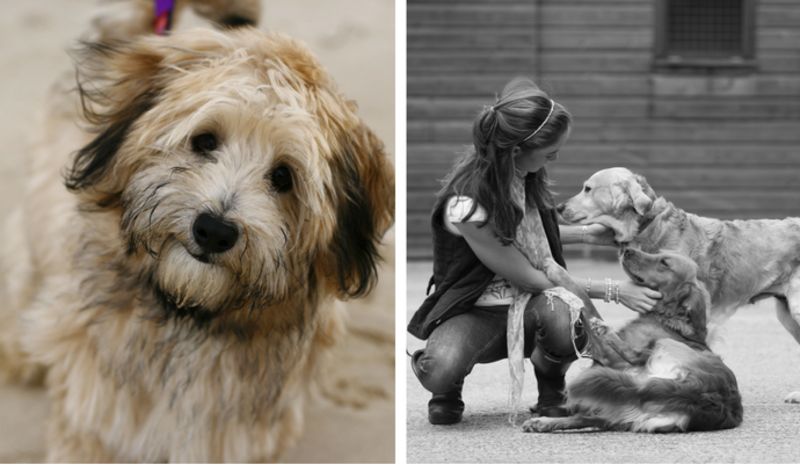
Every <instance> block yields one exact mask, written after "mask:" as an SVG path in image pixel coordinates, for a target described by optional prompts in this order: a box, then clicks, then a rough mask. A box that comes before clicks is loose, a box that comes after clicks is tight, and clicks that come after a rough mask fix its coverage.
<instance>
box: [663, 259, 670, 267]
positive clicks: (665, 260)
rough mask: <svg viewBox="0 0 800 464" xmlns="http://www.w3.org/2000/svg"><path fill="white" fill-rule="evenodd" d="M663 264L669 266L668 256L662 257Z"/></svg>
mask: <svg viewBox="0 0 800 464" xmlns="http://www.w3.org/2000/svg"><path fill="white" fill-rule="evenodd" d="M661 265H662V266H664V267H666V268H669V262H668V261H667V258H661Z"/></svg>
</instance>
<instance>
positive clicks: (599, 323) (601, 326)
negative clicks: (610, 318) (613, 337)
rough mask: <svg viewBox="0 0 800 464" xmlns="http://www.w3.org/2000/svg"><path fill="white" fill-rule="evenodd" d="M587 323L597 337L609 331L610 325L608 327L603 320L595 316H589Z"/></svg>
mask: <svg viewBox="0 0 800 464" xmlns="http://www.w3.org/2000/svg"><path fill="white" fill-rule="evenodd" d="M589 324H591V326H592V332H594V333H595V335H597V336H598V337H602V336H603V335H605V334H607V333H608V332H610V331H611V327H609V326H608V324H606V323H605V321H604V320H602V319H598V318H596V317H593V318H591V319H590V320H589Z"/></svg>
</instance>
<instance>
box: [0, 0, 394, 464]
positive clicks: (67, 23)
mask: <svg viewBox="0 0 800 464" xmlns="http://www.w3.org/2000/svg"><path fill="white" fill-rule="evenodd" d="M95 5H96V3H95V1H94V0H26V1H24V2H22V1H12V0H0V6H2V11H3V14H2V15H0V140H2V141H3V144H2V149H0V221H4V219H5V217H6V215H7V214H8V212H9V211H10V209H11V207H12V205H14V204H15V203H16V202H17V201H18V200H19V199H20V195H21V191H22V190H21V186H22V183H23V181H24V172H25V164H24V162H25V155H26V152H27V150H28V147H29V144H30V142H31V141H32V140H33V138H35V137H36V136H37V130H38V128H39V125H38V121H40V118H41V116H42V115H41V112H42V110H43V108H44V106H45V98H46V97H47V93H48V89H49V87H50V85H51V84H52V83H53V82H54V81H55V79H56V77H57V76H59V75H60V74H61V73H63V72H64V71H68V70H69V69H70V68H71V63H70V59H69V57H68V56H67V54H66V50H67V49H68V48H70V47H72V46H73V45H74V44H75V39H76V38H78V37H79V36H80V35H81V33H82V32H83V31H84V30H85V29H86V25H87V21H88V18H89V17H90V16H91V12H92V8H93V7H94V6H95ZM394 8H395V7H394V1H393V0H345V1H339V0H337V1H334V2H329V1H324V0H304V1H295V2H277V1H269V0H267V1H265V2H264V16H263V18H262V22H261V25H260V28H261V29H277V30H281V31H284V32H286V33H289V34H290V35H292V36H294V37H296V38H299V39H301V40H303V41H305V42H306V43H308V45H309V46H310V47H311V48H312V49H313V50H314V52H315V53H316V54H317V55H318V56H319V58H320V59H321V60H322V62H323V63H325V64H326V65H327V66H328V68H329V69H330V71H331V74H332V75H333V76H334V78H335V79H336V81H337V82H338V83H339V86H340V89H341V90H342V91H343V92H344V93H345V94H346V95H347V96H348V97H349V98H351V99H354V100H356V101H357V102H358V104H359V108H360V114H361V117H362V118H363V119H364V120H365V121H366V122H367V123H368V124H369V125H370V126H371V127H372V129H373V130H374V131H375V132H376V133H377V134H378V135H379V136H380V137H382V139H383V141H384V142H385V144H386V146H387V148H388V151H389V152H392V153H393V148H394ZM184 19H186V20H185V21H183V22H182V23H181V24H178V28H183V27H185V26H187V25H200V24H202V23H201V22H200V20H198V19H196V18H191V17H188V18H184ZM393 155H394V153H393ZM387 238H388V239H389V242H393V232H391V231H390V233H389V234H388V237H387ZM385 251H386V252H387V253H388V254H389V255H390V256H391V258H390V259H387V261H386V262H385V263H384V266H383V270H382V274H381V282H380V284H379V287H378V289H377V292H376V293H374V294H373V295H372V296H370V297H368V298H367V299H365V300H362V301H359V302H357V303H354V304H351V312H350V314H351V321H350V326H351V333H352V336H351V337H349V339H348V341H347V342H346V343H345V346H344V347H343V353H342V354H341V358H340V359H341V360H342V362H343V364H344V365H345V369H344V370H343V371H342V370H340V371H338V372H337V373H336V377H335V379H336V382H337V384H338V385H339V386H342V387H344V388H345V390H346V389H347V386H348V385H350V384H352V383H355V381H356V380H358V381H359V382H360V383H362V384H365V385H366V387H367V389H366V393H365V394H364V395H359V397H358V399H359V400H363V401H361V404H359V405H358V406H355V407H353V406H342V405H337V404H335V403H333V402H330V401H317V402H316V403H315V404H312V405H311V407H310V408H309V411H308V415H307V426H306V435H305V437H304V438H303V439H302V441H301V442H300V444H299V446H298V447H297V448H296V449H295V450H293V451H292V452H290V453H289V455H287V456H286V457H285V459H286V460H287V461H290V462H390V461H394V457H395V450H394V439H395V431H394V428H395V420H394V411H395V409H394V385H395V382H394V271H393V267H394V259H393V255H394V248H393V247H391V246H390V247H387V248H386V250H385ZM4 299H5V298H4V297H3V295H1V294H0V304H2V303H1V302H2V301H3V300H4ZM47 412H48V403H47V399H46V396H45V394H44V391H43V390H40V389H29V388H22V387H18V386H0V461H17V462H19V461H39V460H42V459H43V458H44V430H43V429H44V428H43V423H44V420H45V418H46V417H47Z"/></svg>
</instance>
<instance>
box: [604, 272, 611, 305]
mask: <svg viewBox="0 0 800 464" xmlns="http://www.w3.org/2000/svg"><path fill="white" fill-rule="evenodd" d="M603 301H604V302H606V303H611V279H609V278H606V293H605V295H603Z"/></svg>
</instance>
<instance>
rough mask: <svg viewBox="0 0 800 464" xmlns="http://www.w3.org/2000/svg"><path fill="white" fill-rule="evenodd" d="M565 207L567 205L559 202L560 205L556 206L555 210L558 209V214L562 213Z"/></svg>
mask: <svg viewBox="0 0 800 464" xmlns="http://www.w3.org/2000/svg"><path fill="white" fill-rule="evenodd" d="M566 207H567V205H566V203H561V204H560V205H558V206H556V211H558V212H559V214H560V213H563V212H564V208H566Z"/></svg>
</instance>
